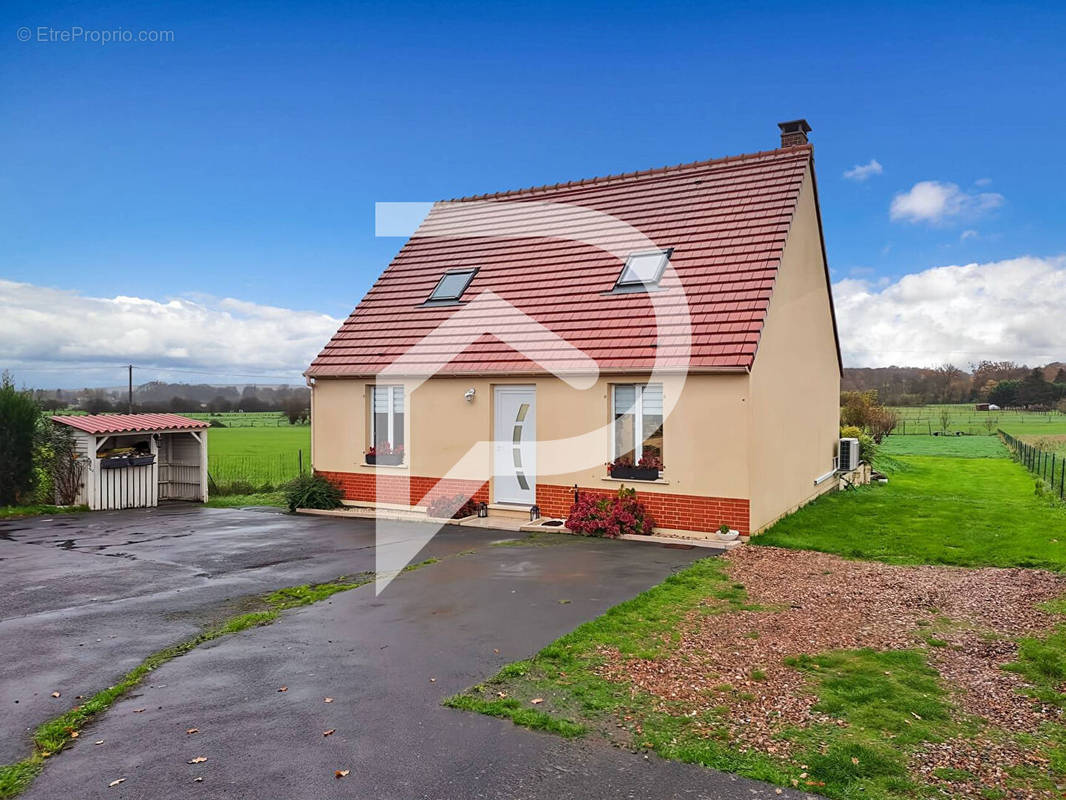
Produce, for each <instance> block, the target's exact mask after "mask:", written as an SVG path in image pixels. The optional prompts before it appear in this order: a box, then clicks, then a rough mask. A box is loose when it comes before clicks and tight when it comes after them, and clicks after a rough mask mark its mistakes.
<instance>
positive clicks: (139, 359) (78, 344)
mask: <svg viewBox="0 0 1066 800" xmlns="http://www.w3.org/2000/svg"><path fill="white" fill-rule="evenodd" d="M340 323H341V321H340V320H338V319H334V318H332V317H329V316H327V315H325V314H319V313H316V312H313V311H293V310H291V309H287V308H277V307H274V306H264V305H257V304H255V303H249V302H245V301H242V300H234V299H232V298H224V299H220V300H219V299H212V298H207V299H204V298H198V299H197V300H196V301H192V300H187V299H172V300H167V301H159V300H152V299H148V298H143V297H123V296H119V297H110V298H109V297H87V296H85V295H82V294H79V293H77V292H73V291H64V290H60V289H51V288H47V287H43V286H35V285H33V284H28V283H14V282H12V281H6V280H2V279H0V365H3V366H8V367H16V368H17V367H22V368H23V371H28V372H33V371H34V370H39V369H42V368H43V369H49V368H56V367H62V368H64V369H69V370H70V372H71V380H70V381H69V382H68V383H69V384H72V385H78V383H79V381H78V380H76V379H75V374H76V373H79V372H82V373H84V372H85V371H87V370H90V369H91V368H92V365H98V364H101V363H108V362H115V363H118V364H126V363H131V362H132V363H133V364H138V365H144V366H146V367H147V366H155V367H160V368H165V367H177V368H180V369H182V370H202V371H203V372H204V373H205V374H219V375H220V376H222V375H225V373H227V372H229V373H233V374H235V375H236V374H240V375H248V374H264V376H268V375H277V376H278V377H279V379H280V378H284V379H288V380H292V379H298V377H299V375H300V373H301V372H303V370H305V369H306V368H307V366H308V364H310V363H311V359H312V358H314V356H315V355H316V354H317V353H318V352H319V350H320V349H321V348H322V346H323V345H324V344H325V343H326V342H327V341H328V339H329V337H330V336H331V335H332V334H333V333H334V332H335V331H336V330H337V328H338V327H339V326H340Z"/></svg>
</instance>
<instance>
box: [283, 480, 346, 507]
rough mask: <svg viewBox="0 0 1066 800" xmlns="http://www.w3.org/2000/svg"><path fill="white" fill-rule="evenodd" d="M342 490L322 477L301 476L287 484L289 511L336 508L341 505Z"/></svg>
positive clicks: (286, 494)
mask: <svg viewBox="0 0 1066 800" xmlns="http://www.w3.org/2000/svg"><path fill="white" fill-rule="evenodd" d="M341 497H342V495H341V490H340V489H338V488H337V487H336V486H334V485H333V484H332V483H330V482H329V481H327V480H326V479H325V478H323V477H322V476H321V475H301V476H300V477H299V478H296V479H294V480H291V481H289V482H288V483H287V484H285V499H286V500H287V501H288V503H289V511H295V510H296V509H298V508H336V507H337V506H339V505H340V504H341Z"/></svg>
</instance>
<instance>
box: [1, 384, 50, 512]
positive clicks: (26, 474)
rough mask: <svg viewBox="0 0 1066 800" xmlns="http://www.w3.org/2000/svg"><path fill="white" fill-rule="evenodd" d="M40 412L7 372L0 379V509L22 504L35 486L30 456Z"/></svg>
mask: <svg viewBox="0 0 1066 800" xmlns="http://www.w3.org/2000/svg"><path fill="white" fill-rule="evenodd" d="M40 418H41V409H40V408H39V407H38V405H37V403H36V402H34V400H33V397H32V396H30V395H29V394H28V393H27V392H20V391H18V390H17V389H16V388H15V384H14V382H13V381H12V380H11V376H10V375H9V374H8V373H6V372H5V373H4V374H3V376H2V377H0V506H12V505H15V504H17V503H25V502H29V501H31V500H32V499H33V498H32V497H31V494H32V492H33V489H34V487H35V486H36V484H37V480H38V474H37V472H36V471H35V470H34V463H33V456H34V450H35V449H36V445H37V437H38V430H37V427H38V425H39V424H40Z"/></svg>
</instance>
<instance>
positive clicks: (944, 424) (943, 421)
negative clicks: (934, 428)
mask: <svg viewBox="0 0 1066 800" xmlns="http://www.w3.org/2000/svg"><path fill="white" fill-rule="evenodd" d="M949 427H951V411H950V410H949V409H947V408H942V409H940V431H941V432H942V433H947V432H948V428H949Z"/></svg>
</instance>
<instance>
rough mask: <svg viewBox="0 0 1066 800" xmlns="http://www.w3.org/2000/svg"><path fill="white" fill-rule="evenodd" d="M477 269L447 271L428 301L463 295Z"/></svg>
mask: <svg viewBox="0 0 1066 800" xmlns="http://www.w3.org/2000/svg"><path fill="white" fill-rule="evenodd" d="M476 272H477V269H476V268H475V269H457V270H451V271H449V272H445V273H444V274H443V275H441V277H440V280H439V281H437V286H436V288H435V289H434V290H433V292H432V293H431V294H430V296H429V299H428V300H427V301H426V302H427V303H438V302H441V301H445V302H447V301H452V300H458V299H459V298H460V297H462V295H463V292H465V291H466V287H467V286H469V285H470V281H472V280H473V279H474V273H476Z"/></svg>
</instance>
